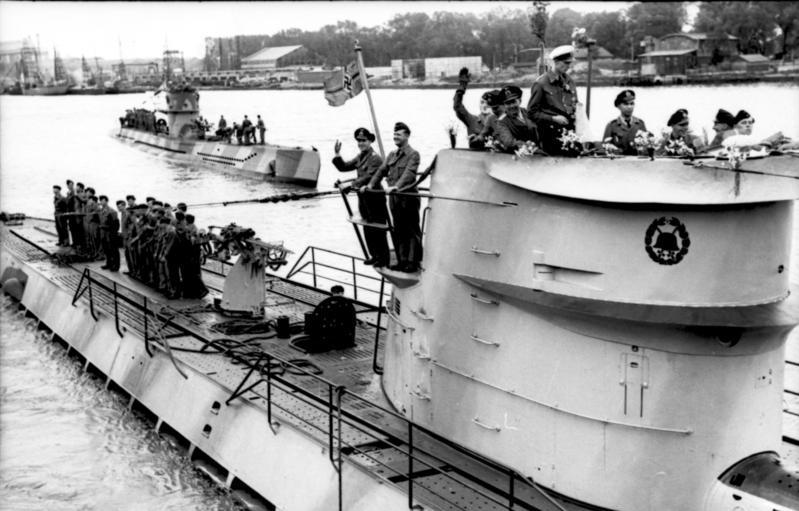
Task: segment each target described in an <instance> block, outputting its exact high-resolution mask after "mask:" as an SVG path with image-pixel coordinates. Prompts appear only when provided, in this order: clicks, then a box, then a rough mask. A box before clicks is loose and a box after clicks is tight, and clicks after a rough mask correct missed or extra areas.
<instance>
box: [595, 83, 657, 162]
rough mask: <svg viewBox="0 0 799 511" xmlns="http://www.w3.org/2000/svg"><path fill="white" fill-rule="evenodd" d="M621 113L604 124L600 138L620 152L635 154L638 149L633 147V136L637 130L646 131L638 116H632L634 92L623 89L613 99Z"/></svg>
mask: <svg viewBox="0 0 799 511" xmlns="http://www.w3.org/2000/svg"><path fill="white" fill-rule="evenodd" d="M613 105H614V106H615V107H616V108H618V109H619V112H620V114H621V115H619V116H618V117H617V118H615V119H613V120H612V121H610V122H609V123H608V124H607V126H605V134H604V135H602V140H603V141H605V142H609V143H611V144H613V145H614V146H616V147H618V148H619V151H621V154H626V155H630V156H635V155H637V154H638V150H637V149H636V147H635V136H636V135H637V134H638V132H639V131H646V124H645V123H644V121H642V120H641V119H639V118H638V117H635V116H633V110H635V92H633V91H631V90H623V91H621V92H620V93H619V94H618V95H617V96H616V99H615V100H614V101H613Z"/></svg>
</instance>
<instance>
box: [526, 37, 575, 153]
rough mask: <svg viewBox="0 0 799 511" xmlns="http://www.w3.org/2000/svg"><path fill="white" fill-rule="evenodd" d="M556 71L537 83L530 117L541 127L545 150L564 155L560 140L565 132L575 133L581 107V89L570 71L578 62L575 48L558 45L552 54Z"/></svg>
mask: <svg viewBox="0 0 799 511" xmlns="http://www.w3.org/2000/svg"><path fill="white" fill-rule="evenodd" d="M549 57H550V58H551V59H552V62H553V69H552V70H550V71H547V72H546V73H544V74H543V75H541V76H540V77H538V79H537V80H536V81H535V83H534V84H533V88H532V91H531V96H530V101H529V102H528V103H527V114H528V115H529V116H530V119H531V120H532V121H533V122H535V124H536V125H537V126H538V136H539V138H540V141H541V147H542V148H543V149H544V151H546V152H547V153H549V154H551V155H554V154H562V153H564V152H565V151H564V149H563V146H562V142H561V141H560V138H561V137H562V136H563V134H564V130H574V127H575V121H576V107H577V87H576V86H575V85H574V81H573V80H572V79H571V77H570V76H569V75H567V74H566V71H567V70H568V69H569V66H571V65H572V62H574V48H573V47H572V46H570V45H565V46H558V47H557V48H555V49H554V50H552V52H551V53H550V54H549Z"/></svg>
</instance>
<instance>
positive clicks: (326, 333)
mask: <svg viewBox="0 0 799 511" xmlns="http://www.w3.org/2000/svg"><path fill="white" fill-rule="evenodd" d="M311 317H312V320H311V325H310V326H309V328H308V334H309V336H310V337H311V339H312V346H310V351H312V352H323V351H327V350H329V349H336V350H340V349H346V348H352V347H354V346H355V323H356V318H355V307H354V306H353V305H352V302H351V301H350V300H349V299H347V298H345V297H344V288H343V287H342V286H339V285H338V284H337V285H335V286H333V287H331V288H330V296H328V297H327V298H325V299H324V300H322V301H321V302H319V304H318V305H317V306H316V307H314V310H313V312H312V315H311Z"/></svg>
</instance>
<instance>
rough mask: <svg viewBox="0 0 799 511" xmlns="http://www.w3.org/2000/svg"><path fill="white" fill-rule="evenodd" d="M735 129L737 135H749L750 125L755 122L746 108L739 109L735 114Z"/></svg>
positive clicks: (750, 131)
mask: <svg viewBox="0 0 799 511" xmlns="http://www.w3.org/2000/svg"><path fill="white" fill-rule="evenodd" d="M734 120H735V131H736V132H737V133H738V134H739V135H751V134H752V126H754V124H755V119H754V117H752V116H751V115H749V112H747V111H746V110H739V111H738V113H737V114H735V118H734Z"/></svg>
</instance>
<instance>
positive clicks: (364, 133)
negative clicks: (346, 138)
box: [352, 128, 375, 142]
mask: <svg viewBox="0 0 799 511" xmlns="http://www.w3.org/2000/svg"><path fill="white" fill-rule="evenodd" d="M352 137H353V138H356V139H357V138H360V137H363V138H365V139H366V140H368V141H369V142H374V141H375V136H374V134H373V133H372V132H371V131H369V130H368V129H366V128H358V129H357V130H355V133H353V134H352Z"/></svg>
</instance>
